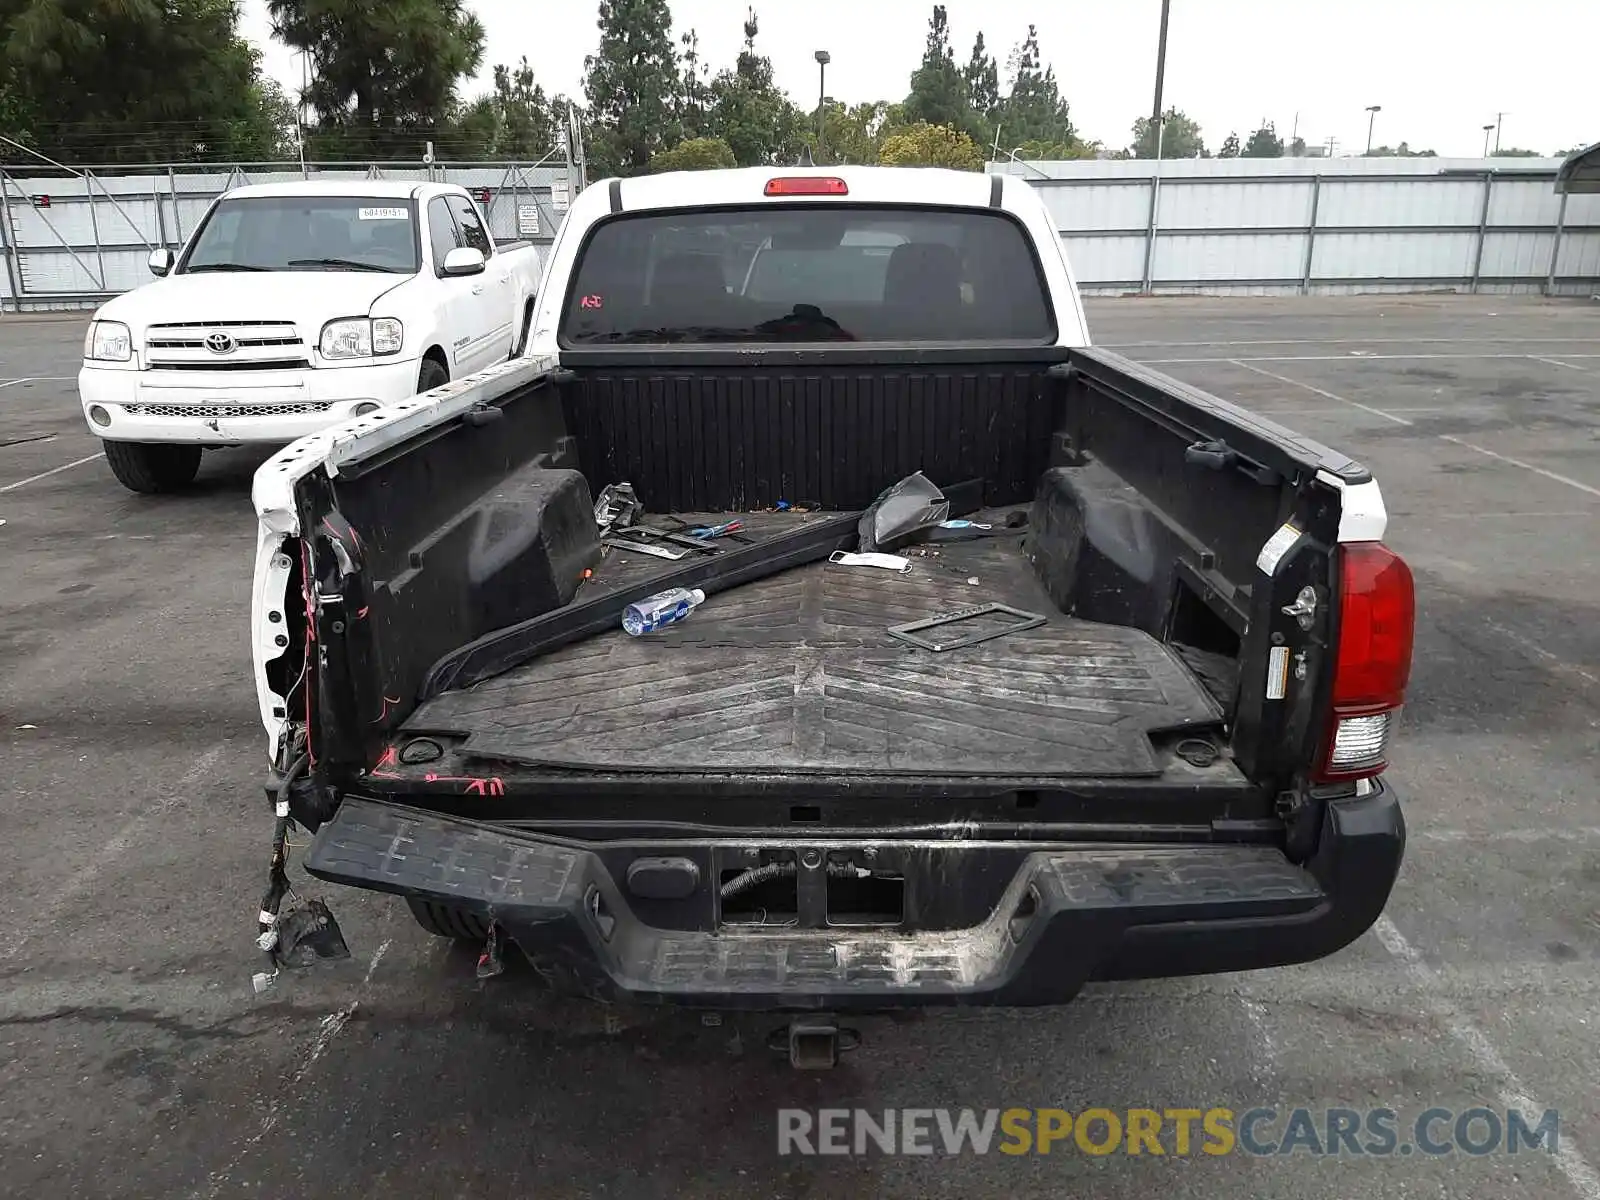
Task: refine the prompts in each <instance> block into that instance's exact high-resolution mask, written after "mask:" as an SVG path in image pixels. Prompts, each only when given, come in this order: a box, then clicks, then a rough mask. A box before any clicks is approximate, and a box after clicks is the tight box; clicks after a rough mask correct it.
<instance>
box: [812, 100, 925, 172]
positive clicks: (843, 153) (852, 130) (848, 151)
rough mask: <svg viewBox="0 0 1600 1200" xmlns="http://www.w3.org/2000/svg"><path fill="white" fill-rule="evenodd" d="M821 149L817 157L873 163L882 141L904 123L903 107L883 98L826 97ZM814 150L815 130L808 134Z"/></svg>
mask: <svg viewBox="0 0 1600 1200" xmlns="http://www.w3.org/2000/svg"><path fill="white" fill-rule="evenodd" d="M822 123H823V133H824V137H823V153H822V154H821V155H820V156H819V157H818V161H823V160H826V161H827V162H831V163H856V164H858V165H859V164H864V163H876V162H877V161H878V155H879V153H880V152H881V151H882V149H883V142H884V139H885V138H886V137H888V136H889V135H890V134H891V133H894V132H896V131H898V130H899V129H900V128H902V127H903V126H904V125H905V124H906V120H905V109H904V108H903V107H902V106H901V105H898V104H889V103H887V102H885V101H883V100H879V101H876V102H874V103H871V104H854V105H846V104H841V103H839V102H838V101H837V100H833V101H829V103H828V107H827V109H826V111H825V112H824V114H823V119H822ZM807 140H808V143H810V144H812V153H813V154H814V155H815V154H816V148H815V144H814V143H815V134H814V133H809V134H808V139H807Z"/></svg>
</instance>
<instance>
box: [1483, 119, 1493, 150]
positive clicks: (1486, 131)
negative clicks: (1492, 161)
mask: <svg viewBox="0 0 1600 1200" xmlns="http://www.w3.org/2000/svg"><path fill="white" fill-rule="evenodd" d="M1493 132H1494V123H1493V122H1490V123H1489V124H1488V125H1485V126H1484V127H1483V156H1484V157H1485V158H1488V157H1489V135H1490V134H1491V133H1493Z"/></svg>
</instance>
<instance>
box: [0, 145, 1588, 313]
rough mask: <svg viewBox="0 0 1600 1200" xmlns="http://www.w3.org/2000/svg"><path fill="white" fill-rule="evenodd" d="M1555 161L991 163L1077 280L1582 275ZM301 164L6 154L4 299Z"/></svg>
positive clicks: (66, 300) (1225, 286)
mask: <svg viewBox="0 0 1600 1200" xmlns="http://www.w3.org/2000/svg"><path fill="white" fill-rule="evenodd" d="M1557 165H1559V164H1558V161H1557V160H1555V159H1524V160H1505V159H1487V160H1486V159H1362V158H1349V159H1297V158H1286V159H1184V160H1177V161H1167V162H1162V163H1160V164H1156V163H1153V162H1150V161H1143V160H1114V161H1110V160H1108V161H1075V162H1063V163H1026V164H1024V163H1005V164H998V165H994V166H991V167H990V169H991V170H994V171H1001V172H1004V173H1006V174H1010V175H1014V176H1017V177H1018V178H1020V179H1023V180H1026V181H1027V182H1028V183H1029V184H1030V185H1032V186H1033V187H1035V188H1037V189H1038V191H1039V193H1040V195H1041V196H1042V198H1043V199H1044V202H1045V205H1046V207H1047V208H1048V209H1049V211H1050V213H1051V216H1052V218H1053V219H1054V221H1055V224H1056V228H1057V229H1058V230H1059V231H1060V233H1061V236H1062V239H1063V242H1064V244H1065V245H1066V247H1067V251H1068V254H1069V255H1070V256H1071V259H1072V263H1073V268H1074V271H1075V272H1076V274H1077V276H1078V280H1079V283H1080V285H1081V286H1082V287H1083V288H1084V290H1085V291H1089V292H1124V291H1141V292H1249V293H1256V294H1279V293H1295V292H1299V293H1307V292H1360V291H1378V292H1391V291H1406V290H1416V289H1430V290H1432V289H1438V288H1455V289H1458V290H1462V291H1543V292H1546V293H1547V294H1552V295H1590V294H1594V293H1595V292H1597V291H1600V196H1579V195H1575V196H1566V197H1563V196H1560V195H1557V194H1556V192H1555V190H1554V179H1555V169H1556V167H1557ZM1158 172H1159V179H1158V178H1157V173H1158ZM305 174H306V175H309V176H310V177H312V178H325V179H365V178H383V179H414V180H423V179H427V178H430V177H431V178H434V179H446V180H449V181H450V182H452V183H459V184H462V185H463V186H465V187H468V188H475V189H484V190H486V192H487V194H488V197H489V200H488V203H487V205H486V208H487V214H488V218H489V223H490V228H491V229H492V230H493V232H494V234H495V237H496V238H499V239H513V238H519V237H531V239H532V240H534V241H537V242H544V243H548V242H550V241H552V240H553V238H554V234H555V231H556V229H557V227H558V226H559V225H560V223H561V219H562V217H563V215H564V213H565V202H569V201H570V197H571V195H572V193H573V192H574V191H575V190H576V187H575V184H574V180H573V178H572V173H571V171H570V170H569V168H568V167H567V166H566V164H565V163H564V162H559V161H557V162H551V163H541V164H538V165H526V166H525V165H521V164H506V163H495V164H466V165H459V166H458V165H452V166H448V167H434V168H431V169H429V168H426V167H421V166H417V165H413V164H397V165H389V164H378V165H372V166H368V165H362V164H333V165H315V164H313V165H310V166H308V167H307V168H306V169H305ZM301 177H302V168H301V167H300V166H299V164H284V163H278V164H261V165H256V166H245V167H233V168H227V169H199V170H191V169H189V168H187V167H184V168H177V167H166V166H162V167H152V168H150V169H149V170H148V171H146V172H144V173H140V174H116V175H101V174H98V173H94V172H88V173H82V174H78V175H75V176H65V175H59V174H58V175H56V176H54V177H46V176H38V175H28V174H22V173H18V172H14V171H7V170H5V169H0V203H3V210H0V257H3V259H4V268H5V269H4V272H3V273H0V307H3V308H22V307H78V306H82V305H85V304H92V303H95V302H97V301H98V300H100V299H103V298H105V297H106V296H109V295H113V294H115V293H117V292H121V291H126V290H128V289H129V288H133V287H137V286H139V285H140V284H142V283H145V282H147V281H148V278H149V276H148V275H147V273H146V271H145V259H146V257H147V255H148V252H149V250H150V249H151V248H152V247H155V246H168V247H173V248H176V247H178V246H180V245H181V244H182V243H183V241H184V239H185V238H187V237H188V236H189V234H191V233H192V232H193V231H194V228H195V226H196V224H197V223H198V222H199V221H200V219H201V218H202V217H203V216H204V215H205V212H206V209H207V208H208V207H209V206H210V205H211V204H212V202H213V201H214V200H215V199H216V197H217V196H219V195H221V194H222V193H223V192H224V191H226V190H228V189H229V188H232V187H236V186H239V185H241V184H244V183H265V182H269V181H274V180H293V179H299V178H301ZM46 197H48V200H47V201H46V200H45V199H44V198H46ZM1153 198H1154V199H1155V201H1156V203H1155V204H1154V206H1153V207H1152V199H1153ZM535 227H536V229H537V232H531V233H528V232H524V231H525V230H532V229H534V228H535Z"/></svg>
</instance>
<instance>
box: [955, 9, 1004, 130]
mask: <svg viewBox="0 0 1600 1200" xmlns="http://www.w3.org/2000/svg"><path fill="white" fill-rule="evenodd" d="M962 76H963V78H964V79H965V82H966V85H967V107H968V109H969V110H970V111H971V113H972V116H973V119H974V120H975V121H976V123H977V124H978V125H979V127H980V128H981V129H982V131H983V134H984V139H985V140H988V139H989V138H991V137H993V136H994V133H993V129H994V124H995V121H996V119H997V118H998V116H999V113H1000V66H999V64H998V63H996V62H995V60H994V55H992V54H990V53H989V50H988V47H986V46H985V45H984V44H983V33H982V32H981V31H980V32H979V34H978V38H977V40H976V41H974V42H973V43H972V57H971V58H969V59H968V60H967V65H966V69H965V70H963V71H962Z"/></svg>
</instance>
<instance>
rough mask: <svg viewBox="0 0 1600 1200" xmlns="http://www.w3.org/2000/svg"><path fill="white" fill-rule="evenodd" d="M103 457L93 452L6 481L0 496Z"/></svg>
mask: <svg viewBox="0 0 1600 1200" xmlns="http://www.w3.org/2000/svg"><path fill="white" fill-rule="evenodd" d="M103 457H105V456H104V455H103V454H100V453H95V454H91V455H88V456H87V457H85V458H79V459H75V460H74V461H72V462H69V463H62V464H61V465H60V466H59V467H51V468H50V469H49V470H48V471H40V472H39V473H38V474H37V475H29V476H28V477H27V478H26V479H19V480H17V481H16V482H15V483H8V484H6V485H5V486H4V487H0V496H3V495H5V493H7V492H14V491H16V490H17V489H18V488H19V487H26V486H27V485H28V484H30V483H38V482H39V480H41V479H48V478H50V476H52V475H59V474H61V472H63V471H70V470H72V468H73V467H81V466H83V464H84V463H90V462H93V461H94V460H95V459H97V458H103Z"/></svg>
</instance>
